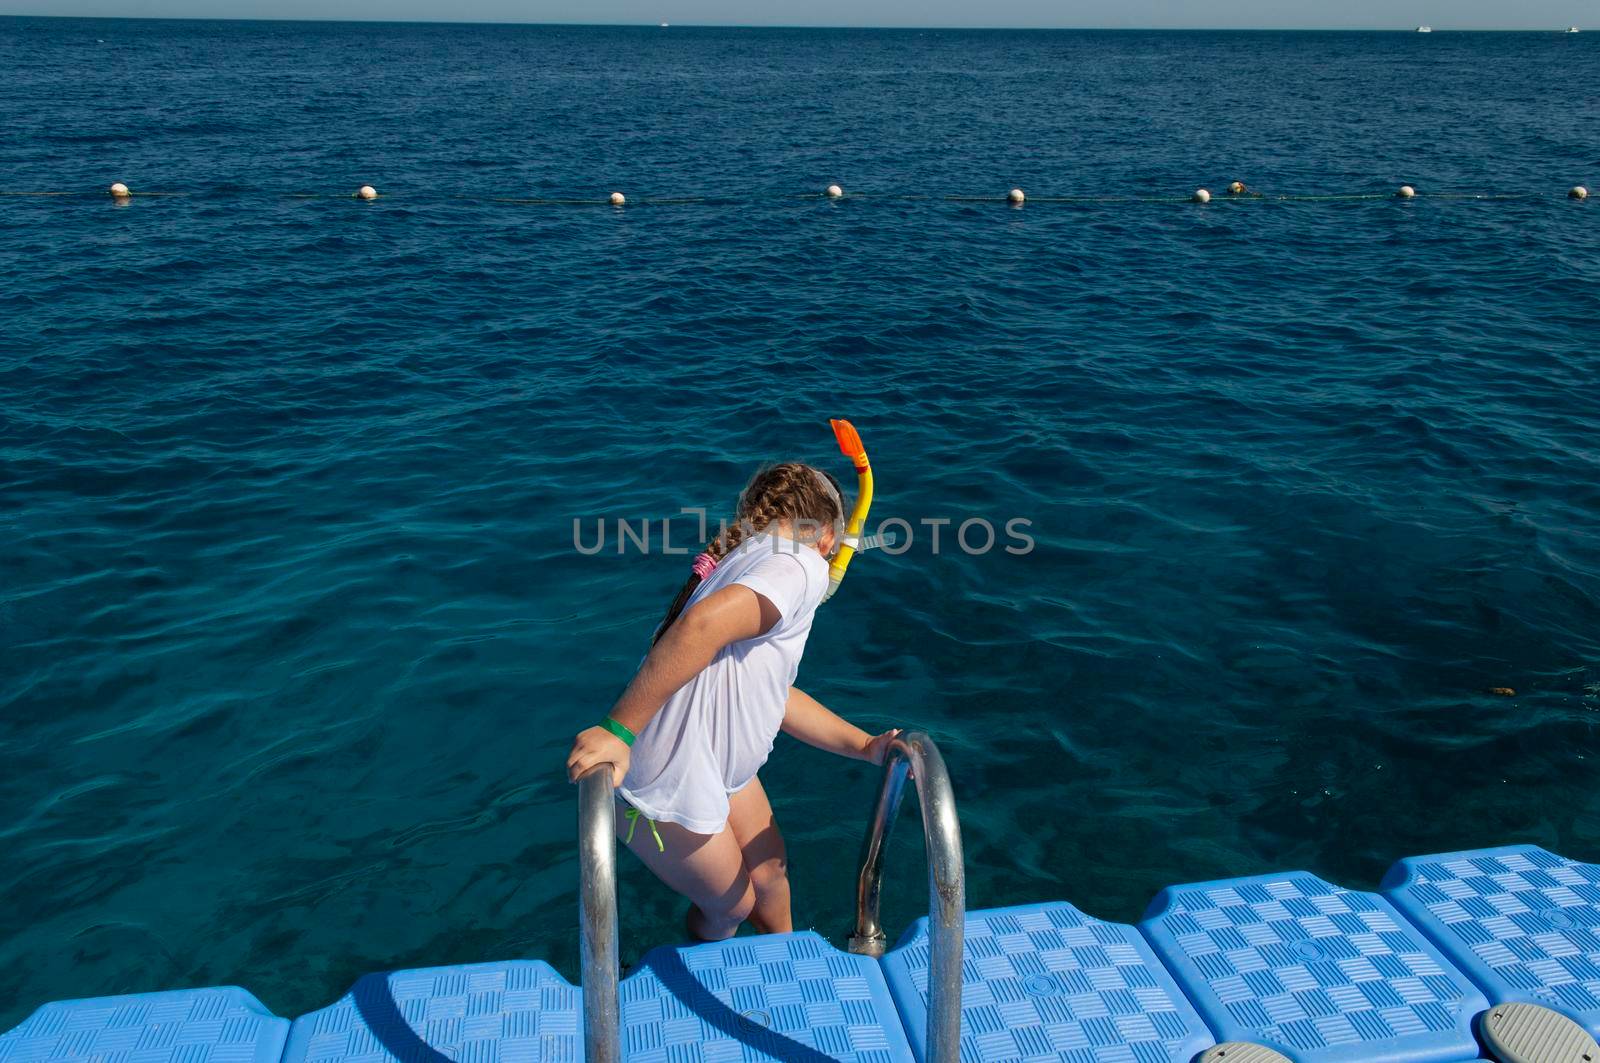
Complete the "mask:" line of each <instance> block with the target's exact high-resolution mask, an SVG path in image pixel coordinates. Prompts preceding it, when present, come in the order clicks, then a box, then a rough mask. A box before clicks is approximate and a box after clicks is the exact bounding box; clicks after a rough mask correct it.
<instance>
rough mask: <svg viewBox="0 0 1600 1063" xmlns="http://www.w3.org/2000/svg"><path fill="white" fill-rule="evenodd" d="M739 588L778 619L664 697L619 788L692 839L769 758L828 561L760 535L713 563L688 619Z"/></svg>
mask: <svg viewBox="0 0 1600 1063" xmlns="http://www.w3.org/2000/svg"><path fill="white" fill-rule="evenodd" d="M735 583H737V584H740V585H741V586H745V587H749V588H750V589H751V590H753V591H755V592H756V593H757V594H759V595H761V596H762V597H763V598H766V599H767V600H768V601H769V602H771V603H772V604H773V605H774V606H775V607H777V610H778V612H779V613H780V614H782V615H781V616H780V618H779V620H778V622H777V623H776V624H773V625H772V629H771V630H770V631H768V632H767V633H766V634H765V635H760V636H757V637H756V638H753V639H746V640H744V641H742V642H734V643H731V644H729V645H727V646H724V647H723V648H722V649H721V650H720V651H718V653H717V655H716V656H715V657H713V658H712V659H711V663H710V664H708V665H707V666H706V667H705V669H704V670H702V671H701V672H700V674H699V675H697V676H695V677H694V678H693V679H691V680H689V682H687V683H685V684H684V685H683V687H682V688H681V689H680V690H679V691H678V692H677V693H676V694H674V695H672V697H670V698H668V699H667V702H666V704H665V705H663V706H662V707H661V711H660V712H658V713H656V714H655V716H654V718H652V719H651V721H650V722H649V723H648V724H646V725H645V728H644V730H643V731H640V732H639V737H638V738H637V739H636V740H635V741H634V743H633V757H632V760H631V761H630V762H629V767H628V774H627V776H626V777H625V778H624V779H623V780H622V786H621V787H619V788H618V792H619V793H621V794H622V796H623V798H624V799H625V800H626V801H627V802H628V803H629V804H630V805H632V806H633V807H634V808H637V809H638V810H639V811H640V812H641V813H643V814H644V815H646V816H648V817H649V818H650V819H654V820H665V821H667V822H669V823H676V824H678V825H679V826H681V827H684V828H685V829H687V830H691V831H693V832H694V833H696V834H716V833H717V832H718V831H720V830H722V828H723V827H724V826H725V825H726V824H727V822H728V797H729V796H730V795H731V794H735V793H737V792H738V791H740V790H742V789H744V787H745V786H746V785H747V784H748V783H749V782H750V780H751V779H753V778H755V776H756V772H757V771H758V770H760V768H761V766H762V765H763V764H765V763H766V762H767V756H768V754H770V753H771V752H772V741H773V739H775V738H776V737H777V736H778V728H779V727H780V726H781V725H782V724H783V709H784V705H785V704H786V703H787V702H788V700H789V687H790V686H791V685H792V684H793V683H794V677H795V673H796V672H797V671H798V670H799V668H800V656H801V654H803V653H804V652H805V648H806V636H807V635H809V634H811V618H812V616H813V615H814V614H815V613H816V611H817V606H818V605H819V604H821V602H822V594H823V591H825V590H827V587H828V562H827V561H825V560H823V557H822V555H821V554H819V553H818V552H817V550H816V548H815V547H814V546H807V545H804V544H802V543H798V542H795V541H794V540H793V539H785V538H783V537H781V536H777V535H771V534H763V535H758V536H756V537H755V538H753V539H747V540H746V541H745V542H743V543H740V544H739V546H738V547H737V548H736V549H735V550H734V551H733V552H732V553H730V554H729V555H728V556H727V557H724V558H723V559H722V560H721V561H719V562H718V563H717V567H716V568H715V569H714V570H713V571H712V573H711V575H710V576H709V577H708V578H706V579H704V580H702V581H701V582H700V585H699V586H698V587H696V588H695V590H694V594H692V595H690V597H689V601H688V603H687V604H686V605H685V606H684V611H685V612H687V611H688V610H689V609H690V608H692V607H693V606H694V604H695V603H696V602H698V601H700V600H701V599H703V598H705V597H706V596H707V595H710V594H715V593H716V592H717V591H719V590H721V589H722V588H724V587H727V586H729V585H731V584H735Z"/></svg>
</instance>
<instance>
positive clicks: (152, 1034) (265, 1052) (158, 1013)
mask: <svg viewBox="0 0 1600 1063" xmlns="http://www.w3.org/2000/svg"><path fill="white" fill-rule="evenodd" d="M288 1033H289V1020H288V1019H280V1018H278V1017H277V1016H276V1015H273V1014H272V1013H271V1012H269V1011H268V1010H267V1009H266V1008H264V1007H262V1006H261V1002H260V1001H259V1000H257V999H256V998H255V997H253V996H251V995H250V994H249V993H247V992H245V991H244V990H243V989H239V988H238V987H236V986H218V987H215V988H210V989H179V990H175V991H173V992H168V993H134V994H131V995H129V996H121V997H93V998H90V999H86V1000H62V1001H57V1002H56V1003H54V1004H45V1005H43V1006H41V1007H40V1008H39V1009H38V1010H37V1011H35V1012H34V1013H33V1014H32V1015H30V1016H28V1017H27V1018H26V1019H24V1020H23V1021H22V1024H21V1025H19V1026H17V1027H16V1028H15V1029H13V1030H11V1031H10V1032H8V1033H6V1034H4V1035H0V1063H40V1061H44V1060H49V1061H50V1063H278V1058H279V1055H280V1054H281V1052H282V1050H283V1043H284V1038H285V1037H286V1036H287V1035H288Z"/></svg>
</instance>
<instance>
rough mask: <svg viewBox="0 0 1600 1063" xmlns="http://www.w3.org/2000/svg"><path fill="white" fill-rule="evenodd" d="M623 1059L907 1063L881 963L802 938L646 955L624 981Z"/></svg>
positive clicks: (807, 935)
mask: <svg viewBox="0 0 1600 1063" xmlns="http://www.w3.org/2000/svg"><path fill="white" fill-rule="evenodd" d="M622 1055H623V1058H624V1059H627V1060H630V1061H637V1063H697V1061H700V1060H706V1061H733V1060H819V1061H820V1060H824V1059H842V1060H853V1061H859V1063H911V1060H912V1056H911V1046H910V1045H909V1044H907V1043H906V1037H905V1033H904V1032H903V1031H902V1030H901V1028H900V1017H899V1015H898V1014H897V1013H896V1011H895V1007H894V1001H893V1000H891V999H890V996H889V988H888V986H886V985H885V984H884V980H883V972H882V971H881V970H880V969H879V967H878V964H877V961H875V960H873V959H871V958H870V957H867V956H851V955H850V954H848V953H844V952H840V951H839V950H838V949H836V948H834V947H833V946H832V945H830V944H828V943H827V942H826V941H824V940H823V939H822V938H821V937H819V936H818V935H816V934H814V933H811V932H810V931H805V932H801V933H794V934H767V935H762V936H760V937H746V938H732V939H730V940H728V941H719V942H716V943H714V944H709V945H693V946H683V947H678V948H674V947H670V946H669V947H663V948H658V949H652V950H651V951H650V952H648V953H646V954H645V956H644V959H643V960H641V961H640V963H639V968H638V970H636V971H634V972H633V973H632V974H630V975H629V976H628V977H627V978H625V979H623V981H622Z"/></svg>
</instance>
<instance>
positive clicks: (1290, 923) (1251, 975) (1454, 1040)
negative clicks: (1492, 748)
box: [1140, 872, 1488, 1063]
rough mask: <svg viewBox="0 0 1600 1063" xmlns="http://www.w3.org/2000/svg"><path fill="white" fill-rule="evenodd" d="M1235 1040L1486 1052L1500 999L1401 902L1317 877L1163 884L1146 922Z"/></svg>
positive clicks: (1364, 1058)
mask: <svg viewBox="0 0 1600 1063" xmlns="http://www.w3.org/2000/svg"><path fill="white" fill-rule="evenodd" d="M1140 925H1141V926H1142V927H1143V929H1144V931H1145V935H1146V936H1147V937H1148V938H1149V939H1150V942H1151V944H1152V945H1154V946H1155V951H1156V953H1157V954H1158V955H1159V956H1161V958H1162V959H1164V960H1165V961H1166V962H1167V966H1168V967H1169V968H1170V969H1171V970H1172V972H1173V974H1174V975H1175V976H1176V978H1177V982H1178V984H1179V986H1181V987H1182V988H1183V990H1184V991H1185V992H1186V993H1187V994H1188V995H1189V998H1190V999H1191V1000H1193V1001H1194V1002H1195V1004H1196V1005H1197V1006H1198V1007H1199V1009H1200V1013H1201V1014H1202V1015H1204V1016H1205V1018H1206V1020H1207V1021H1208V1022H1209V1023H1210V1024H1211V1028H1212V1030H1213V1031H1214V1032H1215V1033H1216V1034H1217V1035H1218V1037H1219V1038H1221V1039H1222V1040H1224V1041H1244V1042H1250V1043H1255V1044H1261V1045H1265V1046H1267V1047H1269V1048H1273V1049H1275V1050H1276V1051H1278V1052H1281V1053H1283V1054H1284V1055H1286V1056H1288V1057H1289V1058H1290V1059H1293V1060H1295V1061H1297V1063H1451V1061H1456V1060H1470V1059H1476V1058H1477V1056H1478V1050H1477V1043H1476V1041H1475V1040H1474V1038H1473V1035H1472V1020H1473V1018H1474V1017H1475V1016H1476V1015H1477V1014H1478V1013H1479V1012H1481V1011H1483V1010H1484V1009H1485V1008H1487V1007H1488V1001H1487V1000H1486V999H1485V998H1484V996H1483V994H1482V993H1480V992H1479V991H1478V989H1477V988H1476V987H1475V986H1474V985H1473V984H1472V983H1471V981H1470V980H1469V979H1468V978H1467V977H1466V975H1464V974H1462V973H1461V972H1460V971H1458V970H1456V969H1455V968H1454V967H1452V966H1451V965H1450V963H1449V961H1447V960H1446V959H1445V958H1444V957H1443V956H1442V955H1441V954H1440V952H1439V950H1438V949H1437V948H1435V947H1434V945H1433V944H1432V943H1431V942H1430V941H1428V940H1427V938H1426V937H1425V936H1424V935H1423V934H1422V933H1421V932H1420V931H1419V930H1417V929H1416V928H1415V927H1412V926H1410V925H1409V924H1407V923H1406V922H1405V920H1404V919H1402V918H1401V917H1400V915H1399V913H1397V912H1396V911H1395V910H1394V909H1393V908H1392V907H1391V906H1390V905H1389V903H1388V902H1387V901H1385V900H1384V899H1383V898H1382V897H1380V896H1378V895H1376V894H1371V893H1356V892H1352V891H1349V890H1345V889H1341V888H1340V887H1338V886H1334V885H1331V884H1330V883H1327V882H1325V881H1323V880H1322V879H1320V878H1317V877H1316V876H1315V875H1310V874H1307V873H1305V872H1291V873H1285V874H1278V875H1261V876H1256V877H1253V878H1238V879H1226V880H1222V881H1218V882H1204V883H1198V884H1196V885H1190V886H1176V887H1171V888H1169V889H1166V890H1163V891H1162V892H1161V893H1160V894H1158V895H1157V896H1156V898H1155V900H1154V901H1152V902H1151V905H1150V910H1149V912H1148V913H1147V914H1146V916H1145V920H1144V922H1143V923H1141V924H1140Z"/></svg>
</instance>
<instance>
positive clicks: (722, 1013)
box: [0, 846, 1600, 1063]
mask: <svg viewBox="0 0 1600 1063" xmlns="http://www.w3.org/2000/svg"><path fill="white" fill-rule="evenodd" d="M1384 888H1385V889H1386V890H1387V891H1388V892H1389V895H1390V897H1392V899H1393V904H1392V905H1391V903H1390V901H1388V900H1386V899H1385V898H1384V897H1381V896H1379V895H1377V894H1371V893H1360V892H1354V891H1350V890H1345V889H1341V888H1340V887H1338V886H1334V885H1331V884H1329V883H1327V882H1325V881H1323V880H1322V879H1320V878H1317V877H1316V876H1314V875H1310V874H1307V873H1305V872H1292V873H1284V874H1279V875H1266V876H1258V877H1255V878H1243V879H1229V880H1224V881H1219V882H1208V883H1200V884H1197V885H1191V886H1179V887H1173V888H1170V889H1167V890H1165V891H1163V892H1162V893H1161V894H1160V895H1159V896H1158V897H1157V898H1156V899H1155V901H1154V902H1152V904H1151V907H1150V910H1149V913H1148V914H1147V916H1146V918H1145V920H1144V921H1143V922H1142V923H1141V924H1140V926H1139V927H1138V928H1134V927H1129V926H1123V925H1120V924H1115V923H1107V922H1104V921H1102V920H1099V919H1095V918H1093V917H1091V916H1088V915H1085V914H1084V913H1083V912H1081V911H1079V910H1078V909H1077V908H1074V907H1073V906H1072V905H1070V904H1066V903H1061V902H1057V903H1045V904H1031V905H1023V906H1020V907H1015V908H1002V909H994V910H989V911H973V912H969V913H967V922H966V931H965V949H964V959H963V965H962V1035H961V1041H960V1047H961V1058H962V1060H964V1061H970V1063H1001V1061H1006V1063H1023V1061H1027V1063H1033V1061H1041V1063H1042V1061H1047V1060H1054V1061H1058V1063H1193V1061H1194V1060H1195V1059H1197V1058H1198V1057H1199V1056H1200V1055H1201V1054H1202V1053H1204V1052H1205V1051H1206V1050H1207V1049H1208V1048H1209V1047H1210V1046H1212V1045H1214V1044H1215V1043H1217V1042H1221V1041H1229V1042H1232V1041H1240V1042H1251V1043H1255V1044H1261V1045H1265V1046H1267V1047H1269V1048H1271V1049H1274V1050H1276V1051H1277V1052H1279V1053H1281V1054H1282V1055H1284V1056H1286V1057H1287V1058H1288V1059H1289V1060H1291V1061H1292V1063H1464V1061H1467V1060H1473V1059H1477V1058H1479V1046H1478V1043H1477V1041H1476V1040H1475V1039H1474V1036H1473V1033H1474V1028H1473V1020H1474V1019H1475V1018H1476V1017H1477V1016H1478V1015H1479V1014H1480V1013H1481V1012H1483V1011H1484V1010H1486V1009H1487V1008H1488V1007H1489V1006H1490V1002H1491V1001H1493V1002H1494V1003H1496V1004H1501V1003H1511V1002H1527V1003H1534V1004H1540V1005H1544V1006H1546V1007H1550V1008H1552V1009H1554V1010H1556V1011H1559V1012H1561V1013H1563V1014H1565V1015H1567V1016H1569V1017H1571V1018H1572V1019H1574V1020H1575V1021H1577V1022H1578V1023H1580V1024H1581V1025H1582V1026H1584V1027H1585V1028H1586V1029H1588V1030H1590V1031H1591V1032H1600V866H1597V865H1594V864H1582V863H1578V862H1575V861H1572V860H1568V859H1565V858H1564V857H1560V856H1556V855H1555V854H1553V853H1548V852H1545V851H1544V850H1542V849H1538V848H1535V847H1532V846H1513V847H1507V848H1501V849H1485V850H1479V851H1474V852H1463V853H1447V854H1444V855H1441V856H1432V857H1417V858H1412V859H1408V860H1402V861H1400V863H1398V864H1396V865H1395V867H1394V869H1393V870H1392V871H1391V872H1390V874H1389V876H1388V878H1387V879H1386V880H1385V883H1384ZM927 935H928V929H927V920H926V919H922V920H918V921H917V922H916V923H914V924H913V925H912V926H911V927H910V928H909V929H908V931H907V933H906V934H905V936H904V937H903V938H902V940H901V941H900V943H899V944H898V945H897V946H896V947H895V949H894V950H893V951H891V952H890V953H889V954H888V955H886V956H884V957H883V959H882V960H881V961H879V960H873V959H870V958H868V957H864V956H852V955H848V954H846V953H844V952H841V951H839V950H838V949H836V948H834V947H833V946H832V945H830V944H829V943H828V942H827V941H825V940H824V939H822V938H821V937H819V936H817V935H816V934H814V933H809V932H806V933H795V934H776V935H764V936H755V937H742V938H736V939H734V940H731V941H725V942H719V943H716V944H711V945H695V946H684V947H679V948H673V947H667V948H659V949H655V950H654V951H652V952H650V953H648V954H646V956H645V957H644V959H643V960H642V961H641V962H640V965H639V967H638V969H636V970H635V971H633V972H632V973H631V974H629V975H628V977H627V978H625V979H623V980H622V983H621V986H620V1004H621V1026H622V1053H623V1058H624V1059H625V1060H627V1061H628V1063H735V1061H738V1063H744V1061H751V1063H765V1061H773V1060H786V1061H787V1060H798V1061H803V1063H816V1061H823V1060H845V1061H848V1063H923V1061H924V1060H925V1058H926V1052H925V1037H926V1023H927V988H928V986H927V979H928V964H929V950H928V936H927ZM581 1015H582V994H581V991H580V990H579V989H577V988H576V987H574V986H572V985H571V984H569V983H568V982H567V981H566V980H565V979H564V978H562V977H561V975H559V974H558V973H557V972H556V971H555V970H554V969H553V968H551V967H550V966H549V965H548V964H546V963H543V962H540V961H534V960H512V961H507V962H503V963H482V964H471V965H466V966H457V967H439V968H431V969H423V970H407V971H395V972H392V973H389V974H375V975H368V976H366V977H364V978H362V979H360V980H359V981H358V982H357V983H356V984H355V986H354V987H352V988H351V990H350V991H349V992H348V993H346V994H345V995H344V996H343V997H341V998H340V999H339V1000H337V1001H335V1002H334V1003H333V1004H331V1005H329V1006H328V1007H325V1008H322V1009H320V1010H318V1011H314V1012H312V1013H310V1014H309V1015H305V1016H302V1017H301V1018H299V1019H296V1020H295V1021H294V1022H293V1024H291V1023H290V1022H289V1021H288V1020H286V1019H281V1018H277V1017H275V1016H273V1015H272V1014H270V1013H269V1012H268V1011H267V1010H266V1009H265V1008H264V1007H263V1006H262V1005H261V1003H260V1002H259V1001H257V1000H256V998H255V997H253V996H251V995H250V994H249V993H248V992H246V991H245V990H243V989H238V988H234V987H222V988H212V989H192V990H180V991H176V992H164V993H143V994H133V995H130V996H123V997H100V998H94V999H88V1000H67V1001H61V1002H58V1003H54V1004H45V1005H43V1006H42V1007H40V1008H39V1009H38V1010H36V1011H35V1012H34V1013H33V1014H32V1015H30V1016H29V1017H28V1018H27V1019H26V1020H24V1021H23V1022H22V1024H21V1025H19V1026H17V1027H16V1028H15V1029H13V1030H11V1031H10V1032H8V1033H5V1034H3V1035H0V1063H581V1061H582V1060H583V1054H584V1050H583V1036H582V1021H581ZM1574 1032H1575V1031H1574Z"/></svg>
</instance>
